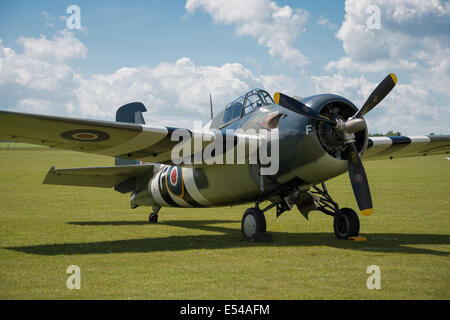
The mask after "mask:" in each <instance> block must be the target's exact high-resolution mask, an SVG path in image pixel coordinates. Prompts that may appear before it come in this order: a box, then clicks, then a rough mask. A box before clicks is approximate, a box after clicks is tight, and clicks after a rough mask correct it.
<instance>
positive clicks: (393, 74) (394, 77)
mask: <svg viewBox="0 0 450 320" xmlns="http://www.w3.org/2000/svg"><path fill="white" fill-rule="evenodd" d="M390 76H391V78H392V81H394V84H397V76H396V75H395V73H391V74H390Z"/></svg>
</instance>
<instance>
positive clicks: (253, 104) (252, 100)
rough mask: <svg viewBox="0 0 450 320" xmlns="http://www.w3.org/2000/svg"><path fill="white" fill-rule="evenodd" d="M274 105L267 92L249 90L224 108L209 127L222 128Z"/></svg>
mask: <svg viewBox="0 0 450 320" xmlns="http://www.w3.org/2000/svg"><path fill="white" fill-rule="evenodd" d="M274 103H275V102H274V101H273V99H272V97H271V96H270V94H268V93H267V91H265V90H263V89H253V90H250V91H249V92H247V93H246V94H244V95H242V96H240V97H239V98H237V99H235V100H234V101H232V102H230V103H229V104H228V105H227V106H226V107H225V110H224V111H223V112H222V113H221V114H219V115H218V116H217V119H214V120H217V121H213V123H212V124H211V127H213V125H214V127H216V128H219V127H223V126H225V125H227V124H229V123H231V122H233V121H235V120H237V119H240V118H241V117H243V116H244V115H246V114H249V113H251V112H253V111H255V110H256V109H258V108H260V107H262V106H265V105H269V104H274Z"/></svg>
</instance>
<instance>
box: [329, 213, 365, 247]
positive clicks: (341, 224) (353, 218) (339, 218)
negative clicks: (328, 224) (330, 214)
mask: <svg viewBox="0 0 450 320" xmlns="http://www.w3.org/2000/svg"><path fill="white" fill-rule="evenodd" d="M333 227H334V234H335V235H336V238H338V239H344V240H345V239H348V238H350V237H356V236H358V234H359V218H358V215H357V214H356V212H355V211H354V210H352V209H350V208H343V209H340V210H339V213H337V214H336V215H335V216H334V223H333Z"/></svg>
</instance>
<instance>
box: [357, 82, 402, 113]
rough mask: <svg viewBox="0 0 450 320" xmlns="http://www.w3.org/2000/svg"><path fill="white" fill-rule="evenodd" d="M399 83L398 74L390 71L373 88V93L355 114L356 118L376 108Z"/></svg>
mask: <svg viewBox="0 0 450 320" xmlns="http://www.w3.org/2000/svg"><path fill="white" fill-rule="evenodd" d="M396 84H397V76H396V75H395V74H394V73H390V74H388V75H387V76H386V78H384V80H383V81H381V83H380V84H379V85H378V86H377V87H376V88H375V90H373V92H372V94H371V95H370V96H369V98H367V101H366V103H364V105H363V106H362V108H361V109H359V111H358V112H357V113H356V114H355V115H354V116H353V117H354V118H361V117H363V116H364V115H365V114H366V113H367V112H369V111H370V110H372V109H373V108H375V106H376V105H377V104H379V103H380V102H381V100H383V99H384V97H386V96H387V94H388V93H389V92H391V90H392V89H393V88H394V87H395V85H396Z"/></svg>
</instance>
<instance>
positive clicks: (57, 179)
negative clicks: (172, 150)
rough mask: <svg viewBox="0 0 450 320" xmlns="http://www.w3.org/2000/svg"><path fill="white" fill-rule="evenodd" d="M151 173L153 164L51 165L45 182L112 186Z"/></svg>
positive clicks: (102, 186) (85, 185)
mask: <svg viewBox="0 0 450 320" xmlns="http://www.w3.org/2000/svg"><path fill="white" fill-rule="evenodd" d="M149 174H152V175H153V165H152V164H137V165H124V166H115V167H93V168H71V169H55V167H51V168H50V170H49V171H48V173H47V176H46V177H45V179H44V182H43V184H54V185H65V186H83V187H101V188H112V187H115V186H117V185H119V184H121V183H123V182H125V181H126V180H128V179H130V178H138V177H141V176H144V175H149Z"/></svg>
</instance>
